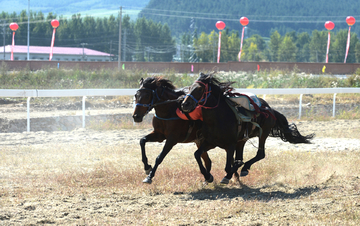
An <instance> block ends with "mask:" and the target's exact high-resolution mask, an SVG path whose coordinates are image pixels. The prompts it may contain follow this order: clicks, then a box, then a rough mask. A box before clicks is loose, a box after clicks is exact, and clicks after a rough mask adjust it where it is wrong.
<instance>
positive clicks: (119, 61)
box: [118, 6, 122, 70]
mask: <svg viewBox="0 0 360 226" xmlns="http://www.w3.org/2000/svg"><path fill="white" fill-rule="evenodd" d="M121 20H122V6H120V16H119V54H118V55H119V56H118V69H119V70H120V68H121Z"/></svg>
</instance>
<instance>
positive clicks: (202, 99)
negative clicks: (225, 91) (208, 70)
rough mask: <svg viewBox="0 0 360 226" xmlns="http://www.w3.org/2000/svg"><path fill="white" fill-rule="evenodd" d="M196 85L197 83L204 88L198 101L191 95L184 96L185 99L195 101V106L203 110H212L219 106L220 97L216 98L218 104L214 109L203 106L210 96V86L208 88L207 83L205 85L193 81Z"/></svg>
mask: <svg viewBox="0 0 360 226" xmlns="http://www.w3.org/2000/svg"><path fill="white" fill-rule="evenodd" d="M195 82H196V83H199V84H201V85H203V86H205V89H204V92H203V94H202V95H201V97H200V99H199V100H197V99H196V98H195V97H194V96H193V95H191V94H190V93H188V94H186V97H190V98H191V99H192V100H193V101H195V104H196V105H197V106H199V107H201V108H205V109H213V108H216V107H217V106H219V102H220V95H219V98H218V103H217V105H216V106H214V107H206V106H205V104H206V102H207V100H208V98H209V96H210V94H211V86H209V83H207V84H205V83H204V82H201V81H195ZM200 102H203V103H202V104H200Z"/></svg>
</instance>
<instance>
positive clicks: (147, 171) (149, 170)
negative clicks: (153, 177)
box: [145, 166, 152, 175]
mask: <svg viewBox="0 0 360 226" xmlns="http://www.w3.org/2000/svg"><path fill="white" fill-rule="evenodd" d="M151 170H152V167H151V166H150V168H149V169H146V170H145V174H146V175H149V174H150V172H151Z"/></svg>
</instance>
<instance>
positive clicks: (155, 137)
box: [140, 132, 165, 175]
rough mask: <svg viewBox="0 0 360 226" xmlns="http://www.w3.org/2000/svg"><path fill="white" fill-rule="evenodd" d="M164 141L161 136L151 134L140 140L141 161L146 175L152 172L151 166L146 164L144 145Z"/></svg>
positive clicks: (154, 133)
mask: <svg viewBox="0 0 360 226" xmlns="http://www.w3.org/2000/svg"><path fill="white" fill-rule="evenodd" d="M164 139H165V137H164V136H163V135H162V134H159V133H156V132H152V133H150V134H148V135H146V136H145V137H143V138H141V139H140V147H141V160H142V162H143V163H144V170H145V173H146V175H149V173H150V172H151V170H152V167H151V165H149V164H148V159H147V157H146V152H145V144H146V142H156V141H157V142H162V141H163V140H164Z"/></svg>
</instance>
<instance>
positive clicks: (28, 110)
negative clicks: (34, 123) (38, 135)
mask: <svg viewBox="0 0 360 226" xmlns="http://www.w3.org/2000/svg"><path fill="white" fill-rule="evenodd" d="M30 99H31V97H28V98H27V101H26V109H27V117H26V119H27V130H26V131H27V132H30Z"/></svg>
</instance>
